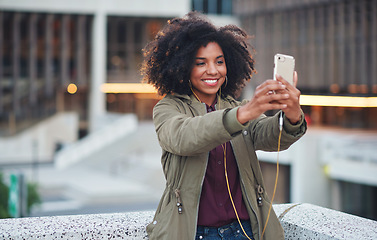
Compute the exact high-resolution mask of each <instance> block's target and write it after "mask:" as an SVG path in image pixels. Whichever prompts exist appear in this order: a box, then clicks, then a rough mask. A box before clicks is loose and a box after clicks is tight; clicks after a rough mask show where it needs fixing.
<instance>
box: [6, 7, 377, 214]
mask: <svg viewBox="0 0 377 240" xmlns="http://www.w3.org/2000/svg"><path fill="white" fill-rule="evenodd" d="M192 9H194V10H198V11H202V12H204V13H206V14H208V15H209V16H210V17H211V18H212V19H213V20H214V22H215V23H216V24H229V23H234V24H238V25H241V26H242V27H243V28H244V29H245V30H246V31H247V32H248V33H249V34H251V35H253V39H251V42H250V43H251V44H252V46H253V47H254V48H255V53H254V57H255V59H256V69H257V71H258V73H257V74H256V75H255V76H254V77H253V80H252V82H251V83H250V84H251V87H250V86H248V89H249V90H250V89H252V88H254V87H255V86H256V85H257V84H258V83H260V82H262V81H263V80H265V79H268V78H272V69H273V55H274V54H275V53H278V52H279V53H285V54H290V55H293V56H295V58H296V70H297V71H298V74H299V83H298V86H299V88H300V90H301V91H302V94H303V95H305V96H303V97H302V100H305V99H306V98H304V97H307V96H309V97H310V96H314V97H329V98H326V99H325V100H324V102H322V103H321V104H316V103H315V101H314V100H313V101H312V100H309V101H307V102H306V103H305V104H303V109H304V111H305V114H306V115H307V118H308V121H309V122H310V123H311V126H314V127H315V126H320V127H321V130H319V132H318V133H319V134H314V136H315V137H314V138H308V140H304V139H303V142H304V143H303V145H299V146H301V147H302V149H293V150H292V151H297V152H298V153H297V154H296V155H295V154H294V153H288V154H287V155H286V156H284V155H283V159H282V166H281V170H280V171H281V175H280V181H279V183H281V184H280V185H279V188H280V189H279V190H278V193H279V194H280V195H279V196H277V202H290V201H293V202H302V201H305V202H311V203H314V204H319V205H323V206H326V207H332V208H336V209H340V210H343V211H347V212H350V213H354V214H358V215H362V216H366V217H369V218H374V219H376V218H377V210H376V207H375V206H374V202H375V201H376V199H377V190H376V186H377V180H376V177H375V176H374V175H375V174H374V173H373V169H377V167H376V166H377V160H376V158H375V157H374V156H376V155H377V154H375V153H376V150H375V147H374V146H375V145H374V144H375V143H376V136H375V135H373V133H375V131H376V129H377V122H376V121H375V119H376V117H377V104H375V103H374V102H373V101H375V100H374V98H375V97H377V78H376V77H375V76H377V72H376V71H377V67H376V66H377V1H375V0H303V1H299V0H286V1H278V0H275V1H274V0H269V1H266V0H233V1H232V0H174V1H172V0H170V1H169V0H158V1H155V0H140V1H128V0H114V1H105V0H96V1H81V2H78V1H74V0H66V1H43V2H41V1H33V2H31V1H28V0H17V1H12V0H0V138H3V140H4V139H5V140H4V141H6V139H7V138H14V137H15V136H17V135H18V134H19V133H21V132H22V131H23V130H25V129H30V128H32V127H33V126H35V125H36V124H38V123H40V122H41V121H44V120H46V119H49V118H51V117H53V116H55V115H57V114H60V113H67V112H74V113H76V114H77V117H78V126H77V128H75V127H73V128H72V129H73V130H74V131H76V130H77V129H78V130H79V131H78V132H77V136H73V137H72V136H71V135H70V136H63V135H64V134H63V133H62V134H61V137H60V138H58V137H57V138H56V139H54V140H49V141H51V142H53V143H54V144H55V143H56V144H57V145H59V141H61V142H64V141H72V138H76V139H77V138H81V137H83V136H85V135H87V133H88V132H93V131H94V130H95V129H97V128H98V127H99V126H101V125H102V124H103V119H104V118H106V115H107V114H108V113H135V114H137V116H138V117H139V119H151V111H152V108H153V106H154V104H155V103H156V102H157V101H158V99H159V97H158V96H157V95H156V94H155V93H153V92H148V91H147V92H143V91H141V92H139V91H138V90H140V86H139V88H137V90H127V91H123V92H122V91H120V90H119V91H117V90H115V91H108V92H106V91H101V88H102V87H103V85H104V84H107V83H139V82H140V80H141V76H140V74H139V66H140V63H141V61H142V54H141V49H142V48H143V47H144V46H145V45H146V43H147V42H148V41H150V40H151V39H152V38H153V37H154V35H155V34H156V33H157V31H158V30H159V29H160V28H161V27H162V26H163V25H164V24H165V23H166V21H167V20H168V19H171V18H173V17H177V16H183V15H184V14H185V13H187V12H188V11H190V10H192ZM247 92H248V91H246V93H245V95H247ZM335 96H336V97H338V96H347V97H351V98H350V99H349V98H348V99H347V100H348V101H351V102H354V103H358V102H361V103H360V104H356V105H355V106H352V107H350V106H347V105H344V104H342V101H346V99H345V98H341V99H340V100H339V99H338V98H335ZM315 99H316V98H315ZM328 127H331V128H328ZM72 129H71V130H72ZM334 129H341V131H342V133H341V134H340V133H339V130H337V131H336V132H334ZM349 129H358V130H360V129H361V130H362V131H361V132H362V134H361V135H358V134H355V135H353V134H354V133H355V131H352V132H351V133H349V132H347V131H344V130H349ZM59 130H61V129H57V130H56V131H59ZM61 131H65V132H67V131H66V130H65V129H64V130H61ZM367 131H372V133H366V132H367ZM68 132H69V131H68ZM359 132H360V131H358V133H359ZM316 133H317V132H316ZM343 133H345V134H343ZM326 134H327V135H328V138H327V137H326V136H327V135H326ZM331 134H332V135H331ZM366 135H367V137H365V136H366ZM310 136H313V135H310ZM41 139H42V140H40V141H41V142H42V143H43V142H44V141H46V140H45V139H43V137H41ZM67 139H69V140H67ZM329 139H330V140H329ZM0 140H1V139H0ZM25 141H26V140H25ZM8 142H9V141H8ZM0 143H1V142H0ZM15 144H16V143H15ZM0 145H1V144H0ZM5 146H10V145H5ZM355 146H357V147H355ZM352 147H353V148H354V149H355V151H356V152H355V151H351V149H352ZM50 148H51V147H50ZM57 148H59V146H57ZM0 149H1V151H3V153H4V152H5V151H10V150H9V149H12V148H11V147H2V148H1V146H0ZM15 149H17V148H15ZM360 150H362V151H360ZM16 151H17V150H16ZM29 151H30V152H32V150H29ZM305 151H306V152H305ZM308 152H309V153H311V155H310V156H309V155H307V153H308ZM10 154H11V153H10ZM300 154H301V155H300ZM303 156H304V157H303ZM260 157H261V159H262V161H263V163H262V168H263V171H264V172H265V176H267V177H265V178H266V182H268V183H269V185H273V182H274V181H273V180H272V181H270V179H273V176H274V174H275V172H274V169H275V162H276V159H275V157H271V155H264V154H263V153H261V154H260ZM306 157H307V159H299V160H301V162H300V163H298V161H295V159H296V158H306ZM329 159H330V160H329ZM334 159H342V161H343V162H342V161H340V162H339V161H333V160H334ZM305 160H307V161H308V162H310V164H306V162H305ZM340 163H345V164H340ZM347 164H349V165H347ZM339 165H341V166H342V167H344V166H346V167H344V168H337V166H339ZM347 166H348V167H347ZM314 169H315V170H314ZM334 169H341V170H342V173H339V172H340V170H339V171H338V172H336V171H335V172H334ZM355 169H358V171H353V170H355ZM343 170H344V171H343ZM371 171H372V173H371ZM305 172H309V173H310V174H309V175H307V174H304V173H305ZM343 172H344V173H343ZM269 176H270V177H269ZM308 176H311V177H312V178H308ZM355 176H356V177H355ZM270 182H271V184H270Z"/></svg>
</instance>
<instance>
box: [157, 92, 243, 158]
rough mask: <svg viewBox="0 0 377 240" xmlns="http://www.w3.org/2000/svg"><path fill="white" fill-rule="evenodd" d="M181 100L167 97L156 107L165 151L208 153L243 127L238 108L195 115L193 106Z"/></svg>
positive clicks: (185, 153)
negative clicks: (191, 107)
mask: <svg viewBox="0 0 377 240" xmlns="http://www.w3.org/2000/svg"><path fill="white" fill-rule="evenodd" d="M179 101H180V100H174V99H172V98H165V99H163V100H161V101H160V102H159V103H157V105H156V106H155V107H154V109H153V121H154V124H155V128H156V133H157V137H158V140H159V143H160V145H161V147H162V148H163V149H164V150H165V151H168V152H171V153H174V154H177V155H181V156H190V155H196V154H200V153H205V152H208V151H210V150H211V149H213V148H215V147H216V146H218V145H220V144H222V143H224V142H226V141H229V140H230V139H231V138H232V135H233V134H234V133H236V132H239V131H241V130H242V128H244V126H243V125H241V124H240V123H239V122H238V121H237V109H225V110H219V111H214V112H211V113H207V114H204V115H203V116H195V117H193V116H192V113H191V109H190V107H189V106H188V105H186V103H183V102H180V103H179ZM199 107H204V106H203V105H201V104H200V105H199ZM186 112H187V113H186Z"/></svg>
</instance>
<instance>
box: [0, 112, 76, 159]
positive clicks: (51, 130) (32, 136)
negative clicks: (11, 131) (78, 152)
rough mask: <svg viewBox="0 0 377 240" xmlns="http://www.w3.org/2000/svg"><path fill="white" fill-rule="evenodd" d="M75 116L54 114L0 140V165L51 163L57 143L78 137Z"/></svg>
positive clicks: (68, 141)
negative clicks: (35, 162)
mask: <svg viewBox="0 0 377 240" xmlns="http://www.w3.org/2000/svg"><path fill="white" fill-rule="evenodd" d="M78 128H79V117H78V115H77V113H73V112H72V113H69V112H68V113H58V114H56V115H54V116H52V117H51V118H48V119H46V120H44V121H42V122H40V123H38V124H37V125H35V126H33V127H31V128H29V129H27V130H25V131H23V132H21V133H19V134H17V135H15V136H12V137H4V138H0V153H1V154H0V164H16V163H17V164H21V163H24V164H30V163H33V161H36V160H38V161H39V162H52V159H53V156H54V153H55V150H56V147H57V144H67V143H72V142H74V141H76V140H77V138H78V136H77V135H78Z"/></svg>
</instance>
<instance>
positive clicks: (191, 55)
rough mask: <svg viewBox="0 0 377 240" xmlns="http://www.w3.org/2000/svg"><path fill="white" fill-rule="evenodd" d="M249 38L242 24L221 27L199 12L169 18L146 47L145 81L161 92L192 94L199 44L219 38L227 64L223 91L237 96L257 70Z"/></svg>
mask: <svg viewBox="0 0 377 240" xmlns="http://www.w3.org/2000/svg"><path fill="white" fill-rule="evenodd" d="M247 40H248V35H247V34H246V33H245V31H243V30H242V29H240V28H239V27H237V26H235V25H227V26H224V27H219V28H218V27H216V26H214V25H213V24H212V23H211V22H210V21H209V20H208V19H207V18H206V17H205V16H204V15H202V14H200V13H197V12H190V13H188V14H187V15H186V16H185V17H183V18H175V19H172V20H169V21H168V24H167V25H166V26H165V27H164V28H163V29H162V30H161V31H160V32H158V33H157V35H156V37H155V38H154V40H152V41H151V42H150V43H149V44H148V45H147V46H146V47H145V48H144V49H143V53H144V57H145V58H144V62H143V65H142V68H141V73H142V75H143V81H144V82H148V83H150V84H152V85H154V86H155V88H156V89H157V90H158V93H159V94H160V95H164V94H167V93H178V94H188V95H190V94H191V89H190V86H189V80H190V73H191V70H192V68H193V66H194V62H195V56H196V53H197V51H198V49H199V48H200V47H202V46H206V45H207V44H208V43H210V42H216V43H218V44H219V45H220V47H221V49H222V50H223V53H224V58H225V63H226V67H227V76H228V83H227V85H226V87H225V88H224V89H222V94H223V95H224V96H226V95H231V96H233V97H234V96H235V94H236V92H237V91H239V90H240V89H242V88H243V87H244V86H245V83H246V81H249V80H250V78H251V76H252V74H253V73H254V72H255V70H254V59H253V57H252V55H251V53H250V52H249V49H248V47H249V44H248V43H247Z"/></svg>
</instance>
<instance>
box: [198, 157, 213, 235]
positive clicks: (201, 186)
mask: <svg viewBox="0 0 377 240" xmlns="http://www.w3.org/2000/svg"><path fill="white" fill-rule="evenodd" d="M208 158H209V152H208V155H207V161H206V167H205V168H204V174H203V178H202V182H201V184H200V192H199V197H198V204H197V207H196V219H195V223H196V224H195V234H194V240H195V236H196V231H198V229H197V226H198V215H199V204H200V197H201V195H202V189H203V183H204V178H205V176H206V171H207V166H208Z"/></svg>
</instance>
